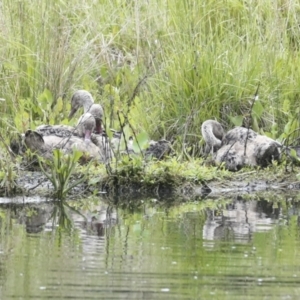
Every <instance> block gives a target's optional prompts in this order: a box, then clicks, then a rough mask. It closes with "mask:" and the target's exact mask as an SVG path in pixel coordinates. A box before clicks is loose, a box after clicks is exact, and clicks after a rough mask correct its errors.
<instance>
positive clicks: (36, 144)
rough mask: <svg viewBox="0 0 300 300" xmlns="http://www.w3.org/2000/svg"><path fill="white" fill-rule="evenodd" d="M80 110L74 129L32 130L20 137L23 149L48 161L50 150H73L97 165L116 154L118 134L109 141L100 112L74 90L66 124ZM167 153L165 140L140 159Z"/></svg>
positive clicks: (49, 127) (129, 146) (129, 148)
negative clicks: (82, 111)
mask: <svg viewBox="0 0 300 300" xmlns="http://www.w3.org/2000/svg"><path fill="white" fill-rule="evenodd" d="M81 107H83V110H84V114H83V115H82V116H81V117H80V118H79V120H78V122H77V125H76V126H75V127H73V126H68V125H41V126H39V127H37V128H36V129H35V130H27V131H26V132H25V135H24V142H25V145H26V147H27V148H29V149H30V150H31V151H32V152H35V153H38V154H39V155H42V156H44V157H45V158H49V159H50V158H51V157H52V150H53V149H57V148H59V149H62V150H63V151H64V153H70V152H72V151H73V149H75V148H76V149H77V150H79V151H81V152H83V153H85V154H87V155H88V156H89V157H90V158H95V159H97V160H99V161H100V162H104V163H105V162H108V161H110V160H111V159H112V157H113V156H114V155H115V154H116V151H118V150H119V147H120V141H121V138H122V134H121V133H118V132H116V134H115V135H114V137H113V138H112V139H111V140H109V138H108V137H107V135H106V134H105V130H104V128H103V117H104V113H103V108H102V106H101V105H100V104H96V103H94V99H93V97H92V95H91V94H90V93H89V92H88V91H86V90H78V91H76V92H75V93H74V94H73V96H72V98H71V111H70V114H69V120H70V119H71V118H72V117H73V116H74V115H75V113H76V112H77V110H78V109H80V108H81ZM126 145H127V149H125V150H126V152H127V153H131V154H134V153H135V152H134V150H133V139H132V138H129V139H128V141H127V143H126ZM170 149H171V148H170V144H169V143H168V142H167V141H165V140H160V141H158V142H154V141H152V142H150V144H149V147H148V149H146V151H144V155H146V156H150V155H151V156H154V157H156V158H158V159H160V158H162V157H163V156H164V155H165V154H167V153H168V152H169V150H170ZM123 150H124V149H123ZM125 150H124V152H125Z"/></svg>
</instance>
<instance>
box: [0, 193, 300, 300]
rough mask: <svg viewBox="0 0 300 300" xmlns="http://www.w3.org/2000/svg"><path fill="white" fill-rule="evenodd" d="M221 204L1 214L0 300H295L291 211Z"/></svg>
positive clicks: (44, 208)
mask: <svg viewBox="0 0 300 300" xmlns="http://www.w3.org/2000/svg"><path fill="white" fill-rule="evenodd" d="M221 203H223V204H220V202H218V201H202V202H197V203H195V202H193V203H183V204H181V205H174V206H168V207H166V206H164V205H162V204H161V203H158V202H156V201H136V202H134V201H131V202H130V204H129V205H128V207H126V206H124V204H123V207H122V208H119V207H115V206H114V207H113V206H110V205H108V204H107V203H105V202H103V201H101V200H100V199H95V200H93V201H92V202H89V201H88V200H87V201H86V202H83V204H82V203H81V204H79V203H76V202H73V203H72V202H70V203H68V204H65V205H59V204H58V203H43V204H29V205H21V204H18V205H8V204H6V205H3V206H2V207H1V208H0V221H1V222H0V226H1V227H0V233H1V243H0V284H1V287H2V288H1V289H0V298H1V299H15V298H20V299H34V298H36V299H50V298H51V299H63V298H68V299H124V298H125V299H214V298H216V299H240V297H241V295H242V294H243V297H244V298H246V299H261V298H263V297H265V298H266V299H276V298H278V299H282V298H289V297H290V298H293V297H296V298H297V296H298V295H299V293H300V287H299V286H300V285H299V283H300V279H298V278H300V253H299V254H298V251H297V249H299V247H300V234H299V232H300V229H299V221H298V219H299V218H298V216H299V215H300V210H299V205H298V203H297V202H293V201H284V200H282V201H279V202H268V201H265V200H260V201H253V200H251V201H250V200H249V201H246V200H244V199H242V198H237V199H234V200H233V201H230V200H226V201H223V202H221ZM74 207H76V209H75V208H74ZM16 286H17V287H18V288H17V289H16Z"/></svg>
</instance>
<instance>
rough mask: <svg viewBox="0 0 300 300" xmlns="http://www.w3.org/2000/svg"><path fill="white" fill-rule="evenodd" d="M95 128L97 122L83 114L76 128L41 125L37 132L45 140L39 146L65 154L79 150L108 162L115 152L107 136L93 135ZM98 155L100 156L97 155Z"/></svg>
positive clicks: (87, 114)
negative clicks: (62, 150)
mask: <svg viewBox="0 0 300 300" xmlns="http://www.w3.org/2000/svg"><path fill="white" fill-rule="evenodd" d="M95 126H96V120H95V118H94V116H93V115H92V114H91V113H85V114H83V115H82V116H81V117H80V118H79V120H78V123H77V126H76V127H72V126H67V125H41V126H39V127H37V129H36V132H37V133H38V134H40V135H41V136H42V138H43V143H42V142H40V143H39V146H40V147H42V148H44V147H46V148H47V146H49V147H48V148H51V149H54V148H61V149H64V151H65V152H70V149H73V148H77V149H78V150H80V151H82V152H85V153H88V154H89V155H90V156H91V157H98V156H100V160H101V161H102V162H106V161H108V160H110V159H111V158H112V157H113V152H112V151H111V149H110V145H109V142H108V139H107V137H106V136H104V135H102V134H95V133H93V131H94V128H95ZM35 139H37V137H35ZM31 143H32V142H31V141H30V140H29V141H28V142H27V144H29V145H30V144H31ZM42 145H43V146H42ZM27 146H28V145H27ZM28 147H29V148H30V149H31V148H34V147H32V146H28ZM48 150H49V149H48ZM42 152H43V151H42ZM96 153H98V154H97V155H96Z"/></svg>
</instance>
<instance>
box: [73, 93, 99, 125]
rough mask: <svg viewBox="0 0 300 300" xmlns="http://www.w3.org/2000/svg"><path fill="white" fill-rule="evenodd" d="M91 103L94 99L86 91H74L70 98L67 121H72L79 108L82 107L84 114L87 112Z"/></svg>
mask: <svg viewBox="0 0 300 300" xmlns="http://www.w3.org/2000/svg"><path fill="white" fill-rule="evenodd" d="M93 103H94V99H93V96H92V95H91V93H89V92H88V91H86V90H78V91H76V92H75V93H74V94H73V96H72V98H71V111H70V114H69V120H71V119H72V117H73V116H74V115H75V113H76V112H77V110H78V109H79V108H80V107H83V109H84V112H87V111H88V110H89V109H90V107H91V106H92V105H93Z"/></svg>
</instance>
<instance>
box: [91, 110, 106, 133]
mask: <svg viewBox="0 0 300 300" xmlns="http://www.w3.org/2000/svg"><path fill="white" fill-rule="evenodd" d="M88 112H89V113H90V114H92V115H93V117H94V118H95V121H96V124H95V133H98V134H101V133H102V119H103V108H102V106H101V105H100V104H93V105H92V106H91V107H90V109H89V110H88Z"/></svg>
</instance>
